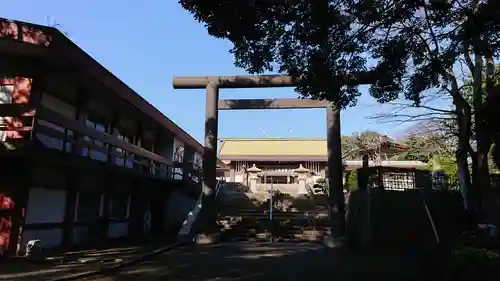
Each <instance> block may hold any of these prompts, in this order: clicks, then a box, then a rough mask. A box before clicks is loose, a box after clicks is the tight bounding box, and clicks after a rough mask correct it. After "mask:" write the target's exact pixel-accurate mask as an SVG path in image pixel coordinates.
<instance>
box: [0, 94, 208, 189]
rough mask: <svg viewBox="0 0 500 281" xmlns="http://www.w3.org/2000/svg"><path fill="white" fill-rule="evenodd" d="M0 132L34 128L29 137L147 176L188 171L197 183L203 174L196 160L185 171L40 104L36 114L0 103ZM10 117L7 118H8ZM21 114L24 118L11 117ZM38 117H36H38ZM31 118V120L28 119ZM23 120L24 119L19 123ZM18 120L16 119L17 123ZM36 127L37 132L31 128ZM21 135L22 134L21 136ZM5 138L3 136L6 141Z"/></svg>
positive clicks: (173, 175) (171, 176)
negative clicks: (196, 164) (196, 165)
mask: <svg viewBox="0 0 500 281" xmlns="http://www.w3.org/2000/svg"><path fill="white" fill-rule="evenodd" d="M0 112H1V113H2V114H0V115H1V116H3V117H0V121H3V122H0V123H2V124H0V132H1V133H4V134H0V135H4V136H5V135H6V134H5V133H6V132H10V135H14V136H15V135H16V133H18V134H21V133H22V132H27V131H28V132H29V131H31V134H30V137H31V139H32V140H33V141H35V140H37V141H38V142H40V143H41V144H42V145H43V146H45V147H48V148H52V149H57V150H60V151H64V152H66V153H68V154H76V155H80V156H82V157H88V158H91V159H93V160H96V161H101V162H107V163H110V164H112V165H116V166H121V167H123V168H129V169H133V170H135V171H137V172H139V173H141V174H145V175H148V176H153V177H159V178H168V179H180V178H182V176H181V177H180V178H179V173H180V174H181V175H182V174H183V173H188V174H189V175H191V176H190V178H191V180H193V181H194V182H199V181H200V178H201V176H200V173H199V171H198V170H197V169H195V167H194V165H193V163H185V164H181V167H182V170H181V171H182V172H180V171H179V169H176V168H175V167H179V163H169V161H168V160H167V159H166V158H165V157H163V156H161V155H158V154H156V153H153V152H151V151H148V150H146V149H143V148H141V147H138V146H135V145H133V144H131V143H129V142H127V141H125V140H123V139H120V138H117V137H116V136H113V135H110V134H108V133H105V132H100V131H97V130H95V129H93V128H90V127H87V126H86V125H85V124H84V123H82V122H80V121H78V120H73V119H70V118H67V117H66V116H63V115H61V114H59V113H57V112H55V111H53V110H51V109H48V108H44V107H39V108H37V109H36V115H35V114H33V112H34V111H33V110H31V109H29V108H27V106H25V105H18V104H15V105H14V104H9V105H7V104H2V105H0ZM5 116H7V118H6V117H5ZM12 116H22V117H12ZM35 116H36V118H33V117H35ZM28 119H29V120H28ZM20 120H21V122H20ZM14 121H16V122H14ZM33 128H34V131H32V129H33ZM19 138H21V137H19ZM4 140H5V139H0V141H4Z"/></svg>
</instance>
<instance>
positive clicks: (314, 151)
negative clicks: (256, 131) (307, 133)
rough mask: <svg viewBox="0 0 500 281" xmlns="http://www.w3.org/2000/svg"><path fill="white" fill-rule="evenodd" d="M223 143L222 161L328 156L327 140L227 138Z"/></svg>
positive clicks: (220, 156)
mask: <svg viewBox="0 0 500 281" xmlns="http://www.w3.org/2000/svg"><path fill="white" fill-rule="evenodd" d="M221 141H222V145H221V147H220V150H219V155H218V156H219V158H220V159H222V160H233V159H239V158H244V159H249V158H260V159H265V158H266V157H279V158H282V159H284V158H287V157H312V158H318V157H319V158H323V157H326V154H327V145H326V139H313V138H311V139H297V138H248V139H247V138H245V139H242V138H225V139H221ZM242 160H243V159H242Z"/></svg>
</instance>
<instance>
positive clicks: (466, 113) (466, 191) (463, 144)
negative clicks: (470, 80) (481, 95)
mask: <svg viewBox="0 0 500 281" xmlns="http://www.w3.org/2000/svg"><path fill="white" fill-rule="evenodd" d="M448 78H449V81H450V83H451V89H450V94H451V96H452V98H453V103H454V104H455V109H456V114H457V121H458V122H457V123H458V124H457V126H458V128H457V129H458V148H457V151H456V158H457V169H458V176H459V182H460V191H461V192H462V196H463V198H464V208H465V212H466V216H467V217H466V224H467V227H468V228H469V229H471V228H474V227H475V225H476V223H477V209H476V206H475V204H474V200H473V199H472V197H471V187H472V186H471V175H470V172H469V164H468V161H467V158H468V152H469V147H470V143H469V140H470V137H471V122H472V116H471V115H472V114H471V108H470V105H469V103H468V102H467V101H466V100H465V99H464V98H463V97H462V95H461V94H460V92H459V88H458V83H457V80H456V78H455V76H454V75H453V71H452V70H449V76H448Z"/></svg>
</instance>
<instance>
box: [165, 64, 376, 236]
mask: <svg viewBox="0 0 500 281" xmlns="http://www.w3.org/2000/svg"><path fill="white" fill-rule="evenodd" d="M373 78H374V75H373V73H372V72H361V73H357V74H354V75H350V76H349V77H345V78H344V81H345V82H346V84H351V85H353V84H355V85H361V84H372V83H373ZM299 79H300V78H295V77H292V76H286V75H242V76H176V77H174V78H173V87H174V89H206V117H205V143H204V145H205V147H204V151H203V187H202V192H203V197H205V198H207V197H208V198H210V196H211V195H212V192H213V190H214V189H215V188H216V185H217V180H216V171H217V136H218V125H219V120H218V115H219V114H218V112H219V110H232V109H300V108H325V109H326V111H327V114H326V131H327V146H328V164H327V167H328V182H329V188H330V190H329V203H330V206H329V207H330V208H329V209H330V221H331V227H332V231H331V234H332V236H333V237H334V238H339V237H343V236H344V235H345V225H344V223H342V222H344V220H341V216H345V201H344V193H343V183H342V178H343V174H342V173H343V164H342V151H341V141H340V109H339V108H333V107H332V106H331V105H330V104H329V102H327V101H318V100H311V99H295V98H284V99H228V100H219V89H238V88H285V87H295V86H297V85H298V83H299V82H300V81H299ZM202 200H203V199H202ZM335 222H338V223H335Z"/></svg>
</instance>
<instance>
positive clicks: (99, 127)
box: [82, 117, 108, 162]
mask: <svg viewBox="0 0 500 281" xmlns="http://www.w3.org/2000/svg"><path fill="white" fill-rule="evenodd" d="M85 124H86V125H87V127H89V128H92V129H94V130H96V131H99V132H102V133H106V125H104V124H103V123H99V122H96V121H93V120H91V119H89V118H88V117H87V118H86V119H85ZM84 140H85V141H86V142H89V143H91V144H93V146H97V147H102V148H103V150H106V149H107V144H105V143H104V142H103V141H101V140H95V139H92V138H90V137H88V136H85V137H84ZM82 155H83V156H89V157H90V158H92V159H94V160H98V161H103V162H106V161H107V160H108V154H107V153H104V152H103V151H102V150H97V149H90V150H89V149H88V148H83V149H82Z"/></svg>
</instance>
